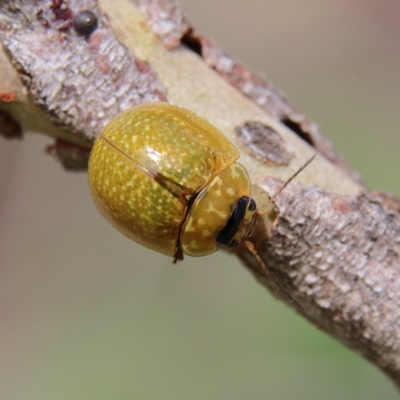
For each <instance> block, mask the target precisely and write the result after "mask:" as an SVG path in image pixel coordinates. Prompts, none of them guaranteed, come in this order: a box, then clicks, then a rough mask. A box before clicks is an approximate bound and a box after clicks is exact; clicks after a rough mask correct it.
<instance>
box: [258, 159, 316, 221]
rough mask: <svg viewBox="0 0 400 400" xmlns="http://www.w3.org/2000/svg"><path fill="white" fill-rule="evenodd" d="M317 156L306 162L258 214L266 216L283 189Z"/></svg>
mask: <svg viewBox="0 0 400 400" xmlns="http://www.w3.org/2000/svg"><path fill="white" fill-rule="evenodd" d="M316 156H317V153H315V154H314V155H313V156H312V157H311V158H310V159H309V160H308V161H306V162H305V163H304V164H303V165H302V166H301V167H300V168H299V169H298V170H297V171H296V172H295V173H294V174H293V175H292V176H291V177H289V179H288V180H287V181H286V182H285V183H284V184H283V185H282V186H281V188H280V189H279V190H278V191H277V192H276V193H275V194H274V195H273V196H272V197H271V199H270V201H269V202H268V203H267V204H266V205H264V206H263V207H262V208H261V210H260V211H259V212H258V214H264V213H265V212H266V211H267V210H268V207H269V205H270V204H271V203H273V202H274V201H275V199H276V198H277V197H278V196H279V195H280V194H281V193H282V191H283V189H285V187H286V186H287V185H289V183H290V182H292V180H293V179H294V178H296V176H297V175H299V173H300V172H301V171H303V170H304V169H305V168H306V167H307V166H308V165H309V164H310V163H311V161H312V160H314V158H315V157H316Z"/></svg>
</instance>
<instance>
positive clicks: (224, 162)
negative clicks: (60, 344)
mask: <svg viewBox="0 0 400 400" xmlns="http://www.w3.org/2000/svg"><path fill="white" fill-rule="evenodd" d="M238 158H239V152H238V151H237V150H236V148H235V147H234V146H233V144H232V143H231V142H230V141H229V140H228V139H227V138H226V137H225V136H224V135H223V134H222V133H221V132H220V131H219V130H217V129H216V128H215V127H214V126H212V125H211V124H210V123H208V122H207V121H205V120H204V119H202V118H200V117H198V116H197V115H196V114H194V113H192V112H191V111H188V110H186V109H184V108H181V107H178V106H175V105H171V104H168V103H145V104H141V105H137V106H135V107H133V108H131V109H129V110H127V111H125V112H122V113H120V114H119V115H117V116H116V117H115V118H114V119H112V120H111V121H110V122H109V123H108V125H107V126H106V127H105V128H104V130H103V132H102V133H101V135H100V136H98V138H97V139H96V141H95V144H94V146H93V149H92V152H91V155H90V160H89V185H90V191H91V195H92V197H93V199H94V202H95V204H96V206H97V208H98V209H99V211H100V212H101V214H103V216H104V217H105V218H106V219H107V220H108V221H110V222H111V224H113V225H114V226H115V227H116V228H117V229H118V230H120V231H121V232H122V233H123V234H125V235H126V236H128V237H129V238H131V239H133V240H134V241H135V242H138V243H140V244H142V245H144V246H146V247H148V248H151V249H153V250H156V251H158V252H160V253H164V254H166V255H168V256H172V257H174V262H176V261H177V260H182V259H183V254H187V255H190V256H206V255H208V254H211V253H213V252H215V251H217V250H218V248H219V247H220V246H223V247H228V248H235V247H237V246H239V245H240V244H245V245H246V247H247V248H248V250H249V251H250V252H251V253H252V254H253V255H254V256H255V257H256V258H257V260H258V262H259V263H260V264H261V266H262V267H263V269H265V271H266V273H267V274H268V275H269V276H270V277H271V278H272V279H273V281H274V282H275V283H276V284H277V285H278V287H279V288H280V289H281V290H282V291H283V292H284V293H285V294H286V295H288V294H287V293H286V291H285V290H284V289H282V288H281V286H280V285H279V284H278V283H277V282H276V280H275V279H274V277H273V276H272V275H271V274H270V273H269V270H268V268H267V266H266V265H265V264H264V262H263V261H262V260H261V257H260V256H259V255H258V254H257V251H256V249H255V248H254V245H253V244H252V243H251V242H250V241H248V240H247V239H248V238H249V237H250V236H251V234H252V233H253V230H254V228H255V223H256V220H257V217H258V215H260V214H261V213H263V212H265V211H266V208H264V207H263V208H262V209H261V210H257V206H256V202H255V201H254V199H253V198H251V194H250V189H251V184H250V180H249V177H248V175H247V172H246V169H245V168H244V167H243V166H242V165H241V164H239V163H237V159H238ZM309 162H311V160H309V161H308V162H307V163H306V164H305V165H304V166H303V167H302V168H301V169H300V170H299V171H297V173H296V174H294V175H293V176H292V177H291V178H289V180H288V181H286V183H285V184H284V185H283V186H282V188H281V189H280V190H279V192H278V193H276V194H275V195H274V196H273V198H272V199H271V201H273V200H274V199H275V198H276V196H277V195H278V194H279V193H280V192H281V191H282V190H283V188H284V187H285V186H286V185H287V184H288V183H289V182H290V181H291V180H292V179H293V178H294V177H295V176H296V175H297V174H298V173H299V172H300V171H301V170H302V169H304V168H305V166H306V165H308V163H309ZM269 204H270V203H269ZM288 296H289V298H290V299H291V300H293V299H292V297H291V296H290V295H288ZM293 301H294V300H293Z"/></svg>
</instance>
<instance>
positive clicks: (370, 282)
mask: <svg viewBox="0 0 400 400" xmlns="http://www.w3.org/2000/svg"><path fill="white" fill-rule="evenodd" d="M85 9H87V10H91V11H93V12H94V13H95V15H96V16H97V18H98V26H97V29H96V30H95V31H94V32H93V33H92V34H91V35H89V36H85V35H82V34H81V33H80V32H79V30H77V29H76V28H75V27H74V21H73V19H74V16H75V15H76V14H77V13H79V12H80V11H81V10H85ZM141 11H142V12H140V11H139V9H138V8H137V7H135V6H134V5H133V4H132V3H131V2H130V1H129V0H113V1H111V0H99V2H96V1H95V0H71V1H69V2H68V3H67V2H64V1H59V2H54V1H50V0H40V1H3V2H2V3H0V40H1V42H2V45H3V50H4V51H3V52H0V74H1V76H2V77H3V79H2V80H1V81H0V121H3V122H2V123H1V126H0V131H1V132H2V133H3V135H5V136H7V137H19V136H20V134H21V132H22V131H30V130H35V131H38V132H41V133H45V134H47V135H50V136H52V137H54V138H55V144H54V145H53V146H51V147H50V148H49V149H48V150H49V151H50V152H51V153H52V154H54V155H55V156H56V157H58V158H59V159H60V160H61V162H62V163H63V164H64V166H66V167H67V168H73V169H84V168H85V167H86V165H87V159H88V155H89V151H90V147H91V144H92V141H93V138H94V137H96V136H97V135H98V134H99V132H100V131H101V129H102V127H103V126H104V125H105V124H106V123H107V122H108V121H109V120H110V119H111V118H112V117H113V116H114V115H116V114H117V113H118V112H120V111H122V110H124V109H127V108H129V107H131V106H132V105H135V104H138V103H141V102H145V101H165V100H168V101H170V102H172V103H175V104H178V105H181V106H183V107H186V108H188V109H190V110H192V111H194V112H195V113H197V114H198V115H200V116H202V117H203V118H205V119H207V120H208V121H210V122H211V123H213V124H214V125H215V126H216V127H217V128H219V129H220V130H221V131H222V132H223V133H224V134H225V135H226V136H227V137H229V138H230V140H231V141H232V142H233V143H235V144H236V146H237V147H238V148H239V149H240V150H241V152H242V155H241V158H240V162H241V163H242V164H243V165H244V166H245V167H246V169H247V171H248V172H249V175H250V177H251V180H252V184H253V185H254V187H255V188H256V187H259V188H261V189H262V190H263V191H265V192H267V193H269V194H273V193H275V192H276V191H277V190H278V188H279V187H280V186H281V185H282V181H283V180H285V179H287V178H288V177H289V176H290V175H292V174H293V172H295V171H296V170H297V169H298V168H299V167H300V166H301V165H302V164H304V162H305V161H306V160H308V159H309V158H310V157H311V155H312V154H313V153H314V152H315V151H318V152H319V155H318V156H317V158H316V160H314V162H313V163H312V164H311V165H310V166H309V167H308V168H307V169H306V170H305V171H304V172H302V174H301V175H300V176H299V177H298V179H296V180H297V181H298V182H300V183H291V184H290V185H289V186H288V187H287V188H286V189H285V190H284V191H283V192H282V194H280V195H279V196H278V198H277V199H276V209H275V210H272V211H271V212H270V213H268V214H266V215H263V218H260V219H259V220H260V221H259V224H258V226H257V231H256V233H255V235H254V237H252V241H253V242H254V243H255V246H256V248H257V250H258V252H259V254H260V255H261V257H262V259H263V260H264V262H265V263H266V264H267V265H268V266H269V267H270V268H271V269H272V270H273V271H274V273H275V275H276V277H277V278H278V279H279V281H281V282H282V285H283V286H284V287H285V288H286V289H287V290H288V291H289V292H290V293H291V294H292V295H293V296H294V297H296V299H297V300H298V301H299V302H300V303H301V304H302V305H303V307H304V309H303V310H302V311H301V313H302V314H303V315H304V316H305V317H306V318H307V319H309V320H310V321H311V322H313V323H314V324H316V325H317V326H318V327H320V328H322V329H324V330H325V331H326V332H328V333H329V334H330V335H332V336H334V337H335V338H337V339H339V340H340V341H342V342H343V343H344V344H345V345H347V346H349V347H350V348H352V349H354V350H356V351H357V352H359V353H361V354H362V355H363V356H365V357H366V358H367V359H369V360H370V361H371V362H373V363H375V364H376V365H377V366H379V367H380V368H382V369H383V370H384V371H385V372H386V373H387V374H388V375H389V376H390V377H392V378H393V380H394V381H395V382H396V383H397V384H398V385H400V373H399V368H400V334H399V332H400V331H399V310H400V307H399V305H400V304H399V301H398V300H397V297H396V294H397V293H398V291H399V285H400V275H399V267H400V260H399V254H400V248H399V246H400V242H399V240H398V237H399V236H400V235H399V233H400V217H399V210H400V201H399V200H398V199H396V198H395V197H391V196H390V195H387V194H383V193H375V194H374V193H369V192H368V191H367V190H366V188H365V187H364V186H363V184H362V183H361V181H360V179H359V176H358V174H357V173H356V172H354V171H352V170H351V168H350V167H349V166H348V165H347V164H346V163H345V161H344V160H343V159H342V157H341V156H340V155H338V154H337V153H336V152H335V150H334V149H333V147H332V145H331V143H330V142H329V141H327V140H326V139H325V138H324V137H323V136H322V135H321V133H320V132H319V130H318V128H317V126H316V125H315V124H314V123H312V122H311V121H310V120H309V119H308V118H307V117H306V116H304V115H303V114H301V113H300V112H299V111H298V110H297V109H295V108H294V107H293V106H292V105H291V104H290V103H289V102H288V101H287V100H286V99H285V98H284V97H283V96H282V94H281V93H280V92H279V91H278V90H276V89H275V88H274V87H273V86H272V85H270V84H269V83H268V82H266V81H265V79H264V78H262V77H260V76H258V75H256V74H254V73H252V72H250V71H248V70H247V69H246V68H245V67H244V66H243V65H240V64H239V63H237V62H236V61H235V60H233V59H232V58H230V57H229V56H228V55H226V54H225V53H224V52H223V51H222V50H221V49H219V48H218V47H217V46H216V45H215V44H214V43H212V42H210V41H209V40H208V39H206V38H204V37H202V36H198V35H194V33H193V31H192V29H191V28H190V25H189V23H188V22H187V18H186V17H185V16H184V14H183V12H182V10H181V9H180V8H179V7H178V6H177V5H176V4H175V3H174V2H171V1H166V0H164V1H145V2H142V5H141ZM157 34H158V36H157ZM160 39H161V40H160ZM271 176H273V177H274V178H271ZM255 196H256V198H257V201H258V203H259V204H260V203H261V204H262V203H263V202H265V201H266V200H265V196H263V194H260V195H258V194H257V190H255ZM237 253H238V255H239V257H240V258H241V259H242V260H243V261H244V263H245V265H246V267H247V268H249V269H250V270H251V272H252V273H253V274H254V275H255V277H256V278H257V280H259V281H260V282H261V283H262V284H263V285H265V286H266V287H268V288H269V289H270V290H272V292H274V293H275V294H277V295H279V294H278V293H277V288H276V287H275V286H273V285H271V284H270V282H269V281H268V280H267V279H266V277H265V272H264V271H263V270H262V268H261V267H260V265H259V264H258V263H257V262H256V260H255V259H254V257H253V256H252V254H250V253H249V252H248V251H247V250H246V249H245V248H244V247H243V248H240V249H239V250H238V252H237Z"/></svg>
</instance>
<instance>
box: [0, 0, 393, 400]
mask: <svg viewBox="0 0 400 400" xmlns="http://www.w3.org/2000/svg"><path fill="white" fill-rule="evenodd" d="M182 3H183V5H184V7H185V8H186V10H187V12H188V16H189V19H190V20H191V21H192V23H193V24H194V26H195V27H196V29H197V31H198V32H200V33H203V34H205V35H207V36H209V37H212V38H213V39H215V40H216V41H217V42H218V43H219V44H220V45H221V46H222V47H223V48H225V49H226V51H227V52H228V53H229V54H230V55H232V56H234V57H236V58H237V59H239V60H241V61H242V62H243V63H245V64H246V65H247V66H248V67H249V68H250V69H252V70H255V71H261V72H262V73H263V74H265V75H266V76H267V78H268V79H269V80H270V81H271V82H273V83H274V84H275V85H276V86H277V87H279V88H280V89H282V90H283V91H284V92H286V94H287V95H288V97H289V99H290V100H291V102H292V103H294V104H295V105H296V106H297V107H299V108H300V109H301V110H302V111H303V112H305V113H306V114H307V115H308V116H309V117H311V118H312V119H313V120H314V121H316V122H317V123H318V124H319V125H320V127H321V129H322V132H323V133H324V134H325V135H326V136H327V137H328V138H329V139H330V140H332V141H333V142H334V144H335V147H336V148H337V149H338V150H339V151H340V152H341V153H343V154H344V155H345V157H346V158H347V160H348V161H349V162H350V164H351V165H352V166H353V167H354V168H355V169H357V170H358V171H360V173H361V174H362V176H363V178H364V180H365V182H366V183H367V184H368V185H369V186H370V187H371V188H373V189H385V190H388V191H390V192H392V193H394V194H397V195H400V182H399V178H398V174H399V169H400V160H399V156H398V151H399V149H400V135H399V122H400V121H399V115H400V79H399V78H400V73H399V71H400V69H399V64H400V46H399V36H400V24H399V21H400V3H399V2H398V1H397V0H379V1H378V0H363V1H357V0H303V1H290V0H279V1H273V0H270V1H266V0H231V1H230V2H229V3H227V2H226V1H224V0H212V1H211V0H202V1H196V0H182ZM227 4H228V5H227ZM48 143H50V139H46V138H45V137H43V136H41V135H37V134H32V135H27V136H26V138H25V139H24V140H23V141H13V142H11V141H6V140H4V139H2V138H0V221H1V222H0V268H1V269H0V274H1V275H0V318H1V325H0V327H1V328H0V329H1V334H0V346H1V348H0V351H1V356H0V381H1V384H0V398H1V399H4V400H39V399H40V400H47V399H51V400H53V399H58V400H64V399H74V400H81V399H82V400H83V399H84V400H90V399H96V400H101V399H174V400H180V399H193V400H197V399H199V400H200V399H202V400H203V399H217V400H220V399H243V398H247V399H264V398H268V399H285V400H286V399H296V400H300V399H324V400H330V399H338V398H340V399H352V400H354V399H363V400H372V399H386V400H390V399H397V398H398V393H397V392H396V391H395V389H394V386H393V385H392V383H391V382H389V381H388V380H387V379H386V377H384V376H383V375H382V374H381V373H380V372H379V371H378V370H376V369H375V368H374V367H372V366H371V365H369V364H368V363H367V362H366V361H364V360H363V359H362V358H361V357H359V356H358V355H356V354H354V353H353V352H351V351H349V350H347V349H345V348H344V347H343V346H341V345H340V344H339V343H337V342H335V341H334V340H333V339H331V338H330V337H328V336H327V335H326V334H324V333H322V332H320V331H318V330H317V329H316V328H314V327H313V326H311V325H310V324H309V323H308V322H306V321H304V320H303V319H302V318H300V317H298V316H297V315H296V314H295V313H294V312H293V311H292V310H290V309H288V308H287V307H285V306H283V305H282V304H280V303H279V302H278V301H276V300H275V299H273V298H271V296H270V295H269V293H268V292H267V291H266V290H265V289H264V288H263V287H262V286H260V285H259V284H258V283H256V281H255V280H254V279H253V277H252V276H251V275H250V274H249V273H248V272H247V271H246V270H245V269H244V268H243V267H242V266H241V265H240V264H239V262H238V261H237V260H236V259H235V258H234V257H233V256H230V255H228V254H224V253H222V252H220V253H218V254H214V255H212V256H209V257H206V258H201V259H194V258H189V257H187V258H186V260H185V262H184V263H180V264H178V265H172V264H171V260H170V259H169V258H167V257H165V256H162V255H159V254H156V253H155V252H153V251H150V250H147V249H144V248H142V247H140V246H138V245H136V244H135V243H133V242H131V241H129V240H128V239H126V238H125V237H124V236H122V235H121V234H119V233H118V232H117V231H115V230H114V228H112V227H111V226H110V225H108V223H107V222H106V221H105V220H103V218H102V217H101V216H100V214H99V213H98V212H97V211H96V209H95V208H94V205H93V204H92V201H91V199H90V197H89V191H88V187H87V177H86V174H85V173H66V172H65V171H63V170H62V168H61V167H60V166H59V165H58V164H56V163H55V162H54V161H53V160H52V159H51V158H50V157H48V156H46V155H44V154H43V148H44V146H45V145H46V144H48Z"/></svg>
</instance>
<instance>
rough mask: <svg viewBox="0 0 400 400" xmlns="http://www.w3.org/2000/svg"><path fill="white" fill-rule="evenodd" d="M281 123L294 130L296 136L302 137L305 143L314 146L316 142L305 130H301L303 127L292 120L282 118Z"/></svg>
mask: <svg viewBox="0 0 400 400" xmlns="http://www.w3.org/2000/svg"><path fill="white" fill-rule="evenodd" d="M281 122H282V123H283V124H284V125H286V126H287V127H288V128H289V129H290V130H292V131H293V132H294V133H296V135H298V136H299V137H301V138H302V139H303V140H304V141H305V142H307V143H308V144H310V145H311V146H314V142H313V140H312V139H311V136H310V135H309V133H307V132H304V131H303V129H302V128H301V125H300V124H299V123H297V122H295V121H293V120H291V119H290V118H287V117H283V118H281Z"/></svg>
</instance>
